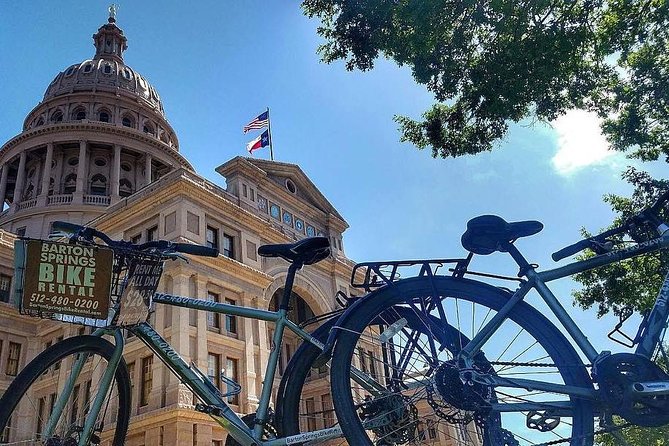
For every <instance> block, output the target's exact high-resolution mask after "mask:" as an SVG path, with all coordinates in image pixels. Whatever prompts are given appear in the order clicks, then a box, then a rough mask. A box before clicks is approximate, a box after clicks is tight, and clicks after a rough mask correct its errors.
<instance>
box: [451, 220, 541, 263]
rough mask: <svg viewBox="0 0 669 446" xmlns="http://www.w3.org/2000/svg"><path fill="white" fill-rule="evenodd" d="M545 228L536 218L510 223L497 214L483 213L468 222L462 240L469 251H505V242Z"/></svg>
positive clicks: (484, 253)
mask: <svg viewBox="0 0 669 446" xmlns="http://www.w3.org/2000/svg"><path fill="white" fill-rule="evenodd" d="M543 228H544V225H543V224H542V223H541V222H538V221H534V220H528V221H518V222H512V223H508V222H507V221H505V220H504V219H503V218H502V217H498V216H497V215H481V216H480V217H475V218H472V219H471V220H469V221H468V222H467V230H466V231H465V233H464V234H463V235H462V239H461V242H462V246H463V247H464V248H465V249H466V250H467V251H471V252H473V253H474V254H482V255H488V254H492V253H493V252H495V251H502V252H504V251H505V249H504V245H505V244H507V243H509V242H513V241H514V240H516V239H517V238H519V237H527V236H530V235H534V234H536V233H538V232H539V231H541V230H542V229H543Z"/></svg>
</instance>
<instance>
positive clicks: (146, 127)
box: [144, 122, 155, 135]
mask: <svg viewBox="0 0 669 446" xmlns="http://www.w3.org/2000/svg"><path fill="white" fill-rule="evenodd" d="M144 133H148V134H149V135H155V133H154V131H153V126H152V125H151V124H149V123H148V122H147V123H145V124H144Z"/></svg>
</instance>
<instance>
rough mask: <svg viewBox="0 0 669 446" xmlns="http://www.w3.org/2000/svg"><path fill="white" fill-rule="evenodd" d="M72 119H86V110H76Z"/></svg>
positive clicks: (81, 108)
mask: <svg viewBox="0 0 669 446" xmlns="http://www.w3.org/2000/svg"><path fill="white" fill-rule="evenodd" d="M72 119H73V120H75V121H81V120H82V119H86V110H84V108H83V107H79V108H76V109H74V112H72Z"/></svg>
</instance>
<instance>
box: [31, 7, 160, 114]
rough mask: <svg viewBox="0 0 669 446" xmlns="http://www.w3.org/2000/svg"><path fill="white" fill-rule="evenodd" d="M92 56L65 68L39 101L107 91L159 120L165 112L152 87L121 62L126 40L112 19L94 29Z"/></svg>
mask: <svg viewBox="0 0 669 446" xmlns="http://www.w3.org/2000/svg"><path fill="white" fill-rule="evenodd" d="M93 41H94V44H95V48H96V54H95V57H93V59H88V60H84V61H83V62H81V63H77V64H74V65H71V66H69V67H68V68H67V69H65V70H63V71H62V72H60V73H58V75H57V76H56V77H55V79H54V80H53V81H51V83H50V84H49V86H48V87H47V89H46V92H45V93H44V99H43V101H42V102H46V101H49V100H50V99H53V98H56V97H58V96H61V95H66V94H71V93H74V92H87V91H90V92H103V91H106V92H110V93H114V94H118V95H125V96H131V97H132V98H133V99H138V100H140V101H141V102H142V103H143V104H144V105H145V106H148V107H150V108H152V109H154V110H155V111H156V112H158V113H160V114H161V115H162V116H163V117H164V116H165V112H164V110H163V104H162V102H161V100H160V96H159V95H158V92H157V91H156V89H155V88H153V86H152V85H151V84H150V83H149V82H148V81H147V80H146V78H144V77H143V76H142V75H141V74H139V73H138V72H137V71H135V70H133V69H132V68H130V67H129V66H127V65H126V64H125V63H124V62H123V51H124V50H125V49H127V47H128V45H127V39H126V38H125V36H124V35H123V30H121V29H120V28H119V27H118V26H116V23H115V19H114V18H112V17H110V18H109V22H108V23H106V24H104V25H103V26H101V27H100V29H98V32H97V33H95V34H94V35H93Z"/></svg>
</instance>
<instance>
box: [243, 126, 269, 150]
mask: <svg viewBox="0 0 669 446" xmlns="http://www.w3.org/2000/svg"><path fill="white" fill-rule="evenodd" d="M268 145H269V131H268V130H265V131H264V132H262V134H261V135H260V136H258V137H257V138H256V139H254V140H253V141H251V142H250V143H248V144H247V145H246V150H248V151H249V153H251V154H252V153H253V151H254V150H257V149H261V148H263V147H265V146H268Z"/></svg>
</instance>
